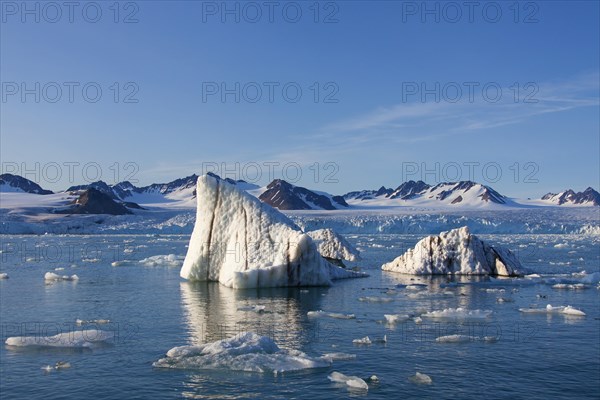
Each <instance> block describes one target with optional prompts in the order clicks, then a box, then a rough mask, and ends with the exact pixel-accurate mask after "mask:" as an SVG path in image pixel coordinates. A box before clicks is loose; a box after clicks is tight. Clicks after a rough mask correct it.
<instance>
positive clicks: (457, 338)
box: [435, 335, 475, 343]
mask: <svg viewBox="0 0 600 400" xmlns="http://www.w3.org/2000/svg"><path fill="white" fill-rule="evenodd" d="M473 340H475V338H474V337H473V336H468V335H446V336H440V337H438V338H436V339H435V341H436V342H438V343H467V342H471V341H473Z"/></svg>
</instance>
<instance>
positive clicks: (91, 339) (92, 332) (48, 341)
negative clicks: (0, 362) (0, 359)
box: [5, 329, 114, 347]
mask: <svg viewBox="0 0 600 400" xmlns="http://www.w3.org/2000/svg"><path fill="white" fill-rule="evenodd" d="M112 337H114V333H113V332H107V331H100V330H97V329H87V330H83V331H73V332H65V333H59V334H58V335H54V336H13V337H9V338H8V339H6V342H5V343H6V344H7V345H8V346H16V347H28V346H32V347H36V346H37V347H94V346H96V345H97V344H98V343H102V342H106V341H107V340H109V339H111V338H112Z"/></svg>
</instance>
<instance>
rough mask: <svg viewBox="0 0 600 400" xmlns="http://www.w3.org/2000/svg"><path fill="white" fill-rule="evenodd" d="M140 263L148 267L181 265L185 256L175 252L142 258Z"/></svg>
mask: <svg viewBox="0 0 600 400" xmlns="http://www.w3.org/2000/svg"><path fill="white" fill-rule="evenodd" d="M139 263H140V264H142V265H145V266H147V267H157V266H162V265H165V266H167V267H179V266H181V264H182V263H183V256H178V255H175V254H166V255H157V256H152V257H147V258H144V259H142V260H140V261H139Z"/></svg>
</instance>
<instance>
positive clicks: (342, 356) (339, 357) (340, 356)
mask: <svg viewBox="0 0 600 400" xmlns="http://www.w3.org/2000/svg"><path fill="white" fill-rule="evenodd" d="M321 358H323V359H325V360H329V361H330V362H332V361H343V360H354V359H355V358H356V354H348V353H325V354H323V355H322V356H321Z"/></svg>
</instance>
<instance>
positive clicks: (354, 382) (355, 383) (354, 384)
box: [327, 371, 369, 390]
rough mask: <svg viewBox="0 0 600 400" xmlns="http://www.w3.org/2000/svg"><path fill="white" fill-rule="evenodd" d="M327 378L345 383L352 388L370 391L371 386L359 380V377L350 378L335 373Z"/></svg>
mask: <svg viewBox="0 0 600 400" xmlns="http://www.w3.org/2000/svg"><path fill="white" fill-rule="evenodd" d="M327 378H328V379H329V380H330V381H332V382H336V383H345V384H346V385H348V386H350V387H351V388H356V389H365V390H368V389H369V385H367V382H365V381H364V380H363V379H361V378H359V377H358V376H348V375H344V374H341V373H339V372H336V371H334V372H332V373H331V374H329V376H328V377H327Z"/></svg>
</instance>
